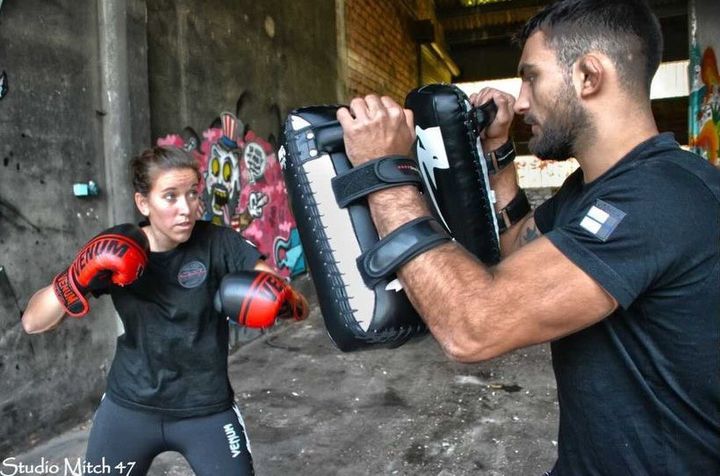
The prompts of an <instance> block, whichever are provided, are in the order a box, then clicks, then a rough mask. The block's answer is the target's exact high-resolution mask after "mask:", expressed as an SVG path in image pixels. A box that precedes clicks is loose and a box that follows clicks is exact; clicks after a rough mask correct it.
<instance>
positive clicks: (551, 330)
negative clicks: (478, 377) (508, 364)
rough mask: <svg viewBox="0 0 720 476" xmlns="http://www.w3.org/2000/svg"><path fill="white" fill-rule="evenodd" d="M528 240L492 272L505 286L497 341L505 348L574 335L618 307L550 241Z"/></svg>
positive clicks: (501, 286) (503, 286)
mask: <svg viewBox="0 0 720 476" xmlns="http://www.w3.org/2000/svg"><path fill="white" fill-rule="evenodd" d="M528 229H530V228H529V227H528ZM532 241H533V242H532V243H531V244H528V245H527V246H524V247H523V248H522V249H520V250H518V251H517V252H516V253H513V254H512V256H509V257H508V258H507V259H505V260H504V261H502V262H501V263H500V264H499V265H498V266H497V268H495V272H494V273H493V274H494V276H495V279H494V285H495V286H497V287H498V289H503V288H504V289H505V290H506V291H505V292H503V293H502V295H503V296H505V297H504V299H505V300H507V302H506V303H505V304H504V306H503V307H505V309H507V312H504V314H505V315H504V316H502V317H500V316H498V317H499V318H500V319H501V320H502V321H504V323H505V324H504V325H503V326H502V328H501V329H500V331H501V332H500V333H499V335H498V336H497V337H498V339H497V341H496V342H497V344H498V345H499V346H505V347H506V348H505V349H504V352H507V351H508V350H512V349H516V348H519V347H524V346H527V345H532V344H537V343H541V342H548V341H551V340H555V339H558V338H560V337H563V336H566V335H568V334H572V333H573V332H577V331H579V330H581V329H584V328H586V327H588V326H590V325H592V324H594V323H596V322H598V321H600V320H601V319H603V318H604V317H606V316H608V315H609V314H610V313H611V312H612V311H613V310H614V309H615V308H616V307H617V302H616V301H615V299H614V298H613V297H612V296H610V295H609V294H608V293H607V292H606V291H605V290H604V289H603V288H602V287H601V286H600V285H599V284H598V283H597V282H596V281H595V280H594V279H593V278H592V277H590V276H589V275H588V274H587V273H585V271H583V270H582V269H581V268H580V267H578V266H577V265H576V264H575V263H573V262H572V261H571V260H570V259H568V258H567V257H566V256H565V255H563V254H562V253H561V252H560V250H558V249H557V248H556V247H555V245H553V244H552V243H551V242H550V240H548V239H547V238H544V237H542V238H539V239H537V240H532ZM500 353H502V352H500Z"/></svg>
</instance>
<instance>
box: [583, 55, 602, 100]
mask: <svg viewBox="0 0 720 476" xmlns="http://www.w3.org/2000/svg"><path fill="white" fill-rule="evenodd" d="M576 73H577V75H578V76H579V77H578V83H579V94H580V97H582V98H588V97H590V96H594V95H596V94H597V93H598V92H600V90H601V89H602V87H603V85H604V84H603V83H604V82H605V81H606V80H607V71H606V70H605V65H604V64H603V62H602V60H601V59H600V58H599V57H598V56H596V55H593V54H588V55H585V56H583V57H581V58H580V59H579V60H578V61H577V70H576Z"/></svg>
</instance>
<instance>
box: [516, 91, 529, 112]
mask: <svg viewBox="0 0 720 476" xmlns="http://www.w3.org/2000/svg"><path fill="white" fill-rule="evenodd" d="M529 108H530V101H529V100H528V95H527V89H526V87H525V85H522V86H521V87H520V94H518V97H517V99H516V100H515V105H514V106H513V110H514V111H515V114H525V113H526V112H527V111H528V109H529Z"/></svg>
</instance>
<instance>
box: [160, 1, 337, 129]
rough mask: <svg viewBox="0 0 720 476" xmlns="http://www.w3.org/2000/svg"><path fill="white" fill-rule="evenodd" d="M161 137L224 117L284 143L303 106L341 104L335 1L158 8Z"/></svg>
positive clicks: (175, 4)
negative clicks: (284, 125)
mask: <svg viewBox="0 0 720 476" xmlns="http://www.w3.org/2000/svg"><path fill="white" fill-rule="evenodd" d="M147 5H148V44H149V66H150V70H151V72H152V74H151V76H150V92H151V110H152V135H153V137H160V136H164V135H166V134H168V133H177V132H180V131H181V130H182V129H183V128H184V127H185V126H191V127H192V128H193V129H195V130H196V131H198V132H200V131H203V130H205V129H206V128H207V127H208V126H209V125H210V123H211V122H212V121H213V119H214V118H216V117H217V116H218V115H219V114H220V113H221V112H222V111H230V112H233V113H235V112H236V104H237V102H238V98H240V97H241V96H242V98H243V99H242V101H241V106H242V107H241V108H240V110H239V111H237V116H238V118H239V119H240V120H241V121H243V122H244V123H245V124H247V125H249V126H250V127H252V129H253V130H254V131H255V132H256V133H257V134H258V135H260V136H262V137H265V138H268V137H269V136H270V134H273V135H274V136H275V137H276V138H277V137H278V136H279V131H280V121H281V120H283V121H284V119H285V117H286V115H287V113H288V112H289V111H290V110H291V109H293V108H295V107H299V106H305V105H311V104H323V103H325V104H327V103H335V102H337V91H336V83H337V78H338V66H337V57H338V54H337V47H336V33H335V31H336V30H335V2H334V1H333V0H299V1H292V2H289V1H283V0H268V1H263V2H257V1H249V0H208V1H203V2H198V1H193V0H148V1H147Z"/></svg>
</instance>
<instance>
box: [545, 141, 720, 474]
mask: <svg viewBox="0 0 720 476" xmlns="http://www.w3.org/2000/svg"><path fill="white" fill-rule="evenodd" d="M535 222H536V224H537V226H538V229H539V230H540V231H541V232H542V233H544V235H545V236H546V237H547V238H548V239H549V240H550V241H551V242H552V243H553V244H554V245H555V246H556V247H557V248H558V249H559V250H560V251H561V252H562V253H563V254H564V255H565V256H567V257H568V258H569V259H570V260H572V261H573V263H575V264H576V265H577V266H579V267H580V268H581V269H582V270H583V271H585V272H586V273H587V274H588V275H589V276H591V277H592V278H593V279H595V281H596V282H598V283H599V284H600V285H601V286H602V287H603V288H604V289H605V290H606V291H607V292H608V293H609V294H610V295H611V296H612V297H614V298H615V299H616V300H617V302H618V303H619V308H618V310H617V311H616V312H614V313H613V314H612V315H611V316H609V317H607V318H606V319H603V320H602V321H600V322H599V323H597V324H595V325H593V326H591V327H589V328H587V329H584V330H582V331H580V332H577V333H575V334H572V335H569V336H567V337H564V338H561V339H558V340H557V341H555V342H553V343H552V344H551V347H552V359H553V368H554V371H555V376H556V379H557V386H558V399H559V402H560V430H559V438H558V461H557V464H556V466H555V470H554V472H553V473H552V474H557V475H578V474H583V475H586V474H612V475H619V474H632V475H653V476H658V475H689V474H720V171H718V170H717V169H715V168H714V167H712V166H711V165H709V164H708V163H707V162H706V161H704V160H702V159H701V158H699V157H697V156H696V155H694V154H691V153H688V152H685V151H683V150H682V149H680V148H679V146H678V144H677V143H676V142H675V141H674V139H673V138H672V136H671V135H670V134H660V135H658V136H655V137H653V138H651V139H650V140H648V141H646V142H644V143H642V144H640V145H639V146H637V147H636V148H635V149H633V150H632V151H631V152H630V153H629V154H628V155H627V156H626V157H624V158H623V159H622V160H621V161H620V162H619V163H618V164H616V165H615V166H614V167H613V168H611V169H610V170H609V171H608V172H606V173H605V174H604V175H603V176H601V177H600V178H598V179H596V180H594V181H593V182H591V183H587V184H586V183H583V174H582V171H581V170H578V171H577V172H576V173H574V174H573V175H571V176H570V177H569V178H568V179H567V180H566V182H565V183H564V184H563V186H562V188H561V189H560V190H559V191H558V192H557V193H556V194H555V195H554V196H553V197H552V198H551V199H550V200H548V201H547V202H546V203H544V204H543V205H542V206H540V207H539V208H538V209H537V210H536V212H535Z"/></svg>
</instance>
